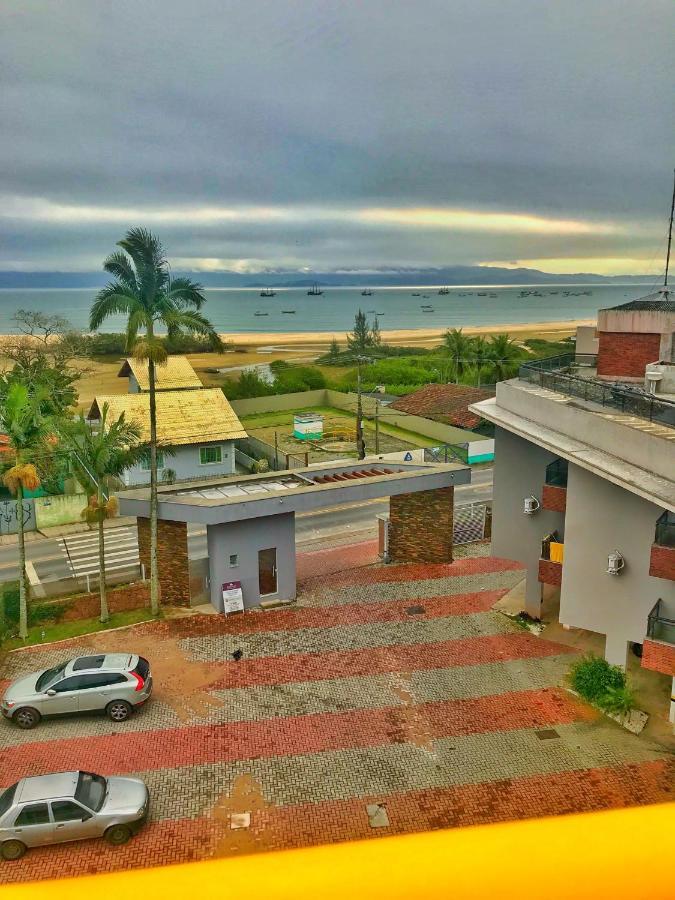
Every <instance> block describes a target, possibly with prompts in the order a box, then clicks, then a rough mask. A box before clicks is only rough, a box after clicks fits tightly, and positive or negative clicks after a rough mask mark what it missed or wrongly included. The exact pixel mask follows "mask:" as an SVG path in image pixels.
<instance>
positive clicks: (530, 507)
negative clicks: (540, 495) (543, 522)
mask: <svg viewBox="0 0 675 900" xmlns="http://www.w3.org/2000/svg"><path fill="white" fill-rule="evenodd" d="M540 505H541V504H540V503H539V501H538V500H537V498H536V497H535V496H534V495H533V496H531V497H525V499H524V500H523V515H524V516H533V515H534V514H535V513H536V512H538V511H539V507H540Z"/></svg>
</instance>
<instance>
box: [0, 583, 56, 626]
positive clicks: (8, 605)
mask: <svg viewBox="0 0 675 900" xmlns="http://www.w3.org/2000/svg"><path fill="white" fill-rule="evenodd" d="M0 603H1V604H2V606H3V613H4V614H3V616H1V617H0V622H1V623H2V625H1V628H2V631H3V634H2V635H0V639H3V640H4V639H5V638H7V637H11V636H13V635H15V634H16V633H17V630H18V624H19V585H18V583H16V582H11V583H9V584H5V585H2V586H0ZM68 607H69V604H68V602H63V603H54V602H50V603H36V602H35V601H33V602H32V603H29V604H28V627H29V628H30V627H31V626H34V625H46V624H53V623H56V622H59V621H60V620H61V618H62V617H63V614H64V613H65V611H66V610H67V609H68Z"/></svg>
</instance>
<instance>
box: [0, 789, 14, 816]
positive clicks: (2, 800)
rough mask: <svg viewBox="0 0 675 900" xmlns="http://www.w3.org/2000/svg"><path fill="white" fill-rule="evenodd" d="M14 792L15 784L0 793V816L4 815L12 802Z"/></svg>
mask: <svg viewBox="0 0 675 900" xmlns="http://www.w3.org/2000/svg"><path fill="white" fill-rule="evenodd" d="M14 794H16V785H15V784H13V785H12V786H11V787H8V788H7V790H6V791H3V792H2V794H0V816H4V814H5V813H6V812H7V810H8V809H9V808H10V806H11V805H12V803H13V802H14Z"/></svg>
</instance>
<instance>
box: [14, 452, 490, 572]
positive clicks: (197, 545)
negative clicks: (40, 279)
mask: <svg viewBox="0 0 675 900" xmlns="http://www.w3.org/2000/svg"><path fill="white" fill-rule="evenodd" d="M472 476H473V478H472V483H471V484H468V485H463V486H460V487H457V488H455V505H460V504H465V503H476V502H479V501H485V500H490V499H491V497H492V469H491V468H486V469H477V470H475V471H474V472H473V473H472ZM388 509H389V500H388V499H387V498H385V499H383V500H369V501H366V502H363V503H350V504H346V505H344V506H338V507H333V508H331V509H325V510H319V511H317V512H312V513H303V514H300V515H298V516H296V524H295V529H296V539H297V543H298V544H309V545H311V543H312V542H318V541H322V540H327V539H329V538H330V537H331V536H332V535H335V534H336V533H339V534H342V535H344V534H345V533H347V532H353V533H354V539H355V540H358V539H366V538H367V537H369V536H374V535H375V533H376V520H375V516H376V515H378V513H383V512H387V511H388ZM122 531H123V529H122V528H115V529H111V530H110V531H107V535H110V537H111V540H110V545H109V547H108V548H107V552H106V557H108V556H113V555H114V556H115V562H117V563H118V564H119V562H120V561H121V562H123V561H124V558H125V553H127V554H128V558H129V559H132V558H134V557H137V550H136V543H135V529H133V528H128V529H125V531H126V532H127V533H128V535H129V536H131V535H133V536H134V539H133V540H132V541H130V542H129V543H128V549H127V550H125V551H124V552H120V551H119V548H116V547H115V546H113V545H114V544H115V543H117V542H118V541H119V540H120V538H121V533H122ZM113 536H114V537H113ZM81 538H82V536H81V535H79V534H78V535H72V537H71V536H69V537H68V538H67V540H68V541H72V544H73V545H75V544H77V543H78V542H80V543H81ZM85 540H86V539H85ZM188 549H189V553H190V558H191V559H199V558H202V557H205V556H206V529H204V528H201V527H195V528H190V527H189V528H188ZM308 549H309V548H308ZM95 552H96V548H95V536H94V535H93V534H92V535H91V553H92V555H95ZM26 559H27V561H28V563H30V564H32V566H33V570H34V573H35V575H36V577H37V579H39V581H41V582H51V581H59V580H61V579H63V578H67V577H69V576H70V574H71V572H70V568H69V564H68V559H67V557H66V553H65V551H64V550H63V549H62V548H61V545H60V544H59V542H58V540H57V539H48V538H45V539H44V540H36V541H30V542H28V543H27V544H26ZM18 574H19V568H18V553H17V547H16V545H15V544H14V545H11V546H7V547H0V582H2V581H12V580H14V579H16V578H17V577H18Z"/></svg>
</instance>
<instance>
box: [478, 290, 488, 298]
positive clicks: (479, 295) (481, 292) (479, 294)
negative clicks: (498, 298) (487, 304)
mask: <svg viewBox="0 0 675 900" xmlns="http://www.w3.org/2000/svg"><path fill="white" fill-rule="evenodd" d="M476 296H477V297H487V294H486V293H484V292H483V291H478V293H477V294H476Z"/></svg>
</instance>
